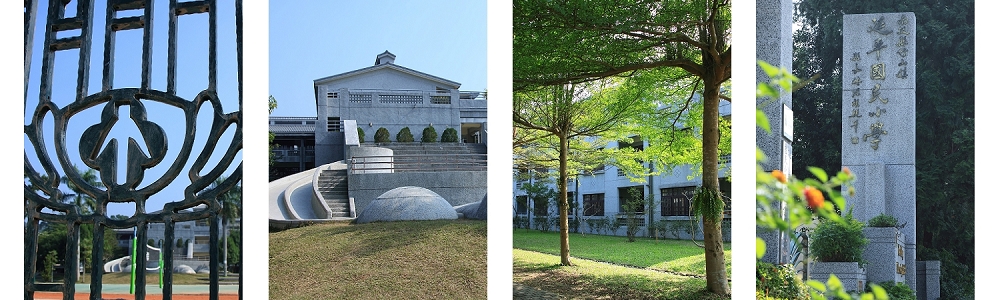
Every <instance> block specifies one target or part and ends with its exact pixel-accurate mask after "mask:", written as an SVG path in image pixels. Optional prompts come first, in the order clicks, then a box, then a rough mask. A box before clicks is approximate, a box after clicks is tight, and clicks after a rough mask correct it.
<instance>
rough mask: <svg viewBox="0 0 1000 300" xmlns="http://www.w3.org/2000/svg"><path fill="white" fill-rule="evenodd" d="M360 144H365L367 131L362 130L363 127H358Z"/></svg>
mask: <svg viewBox="0 0 1000 300" xmlns="http://www.w3.org/2000/svg"><path fill="white" fill-rule="evenodd" d="M358 142H360V143H364V142H365V130H364V129H361V127H358Z"/></svg>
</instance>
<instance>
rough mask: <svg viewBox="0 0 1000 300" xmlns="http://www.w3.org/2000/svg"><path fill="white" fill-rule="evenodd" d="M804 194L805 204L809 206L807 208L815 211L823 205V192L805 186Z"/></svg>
mask: <svg viewBox="0 0 1000 300" xmlns="http://www.w3.org/2000/svg"><path fill="white" fill-rule="evenodd" d="M804 192H805V196H806V204H808V205H809V208H812V209H815V208H817V207H820V206H822V205H823V201H825V200H824V199H823V192H821V191H820V190H817V189H816V188H814V187H811V186H806V189H805V191H804Z"/></svg>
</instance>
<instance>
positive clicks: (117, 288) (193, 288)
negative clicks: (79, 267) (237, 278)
mask: <svg viewBox="0 0 1000 300" xmlns="http://www.w3.org/2000/svg"><path fill="white" fill-rule="evenodd" d="M239 289H240V286H239V285H219V294H237V293H239ZM76 292H77V293H89V292H90V284H89V283H84V284H77V285H76ZM101 293H102V294H128V285H127V284H105V285H104V286H102V287H101ZM146 294H163V290H161V289H160V285H159V284H147V285H146ZM173 294H175V295H179V294H208V285H207V284H175V285H174V292H173Z"/></svg>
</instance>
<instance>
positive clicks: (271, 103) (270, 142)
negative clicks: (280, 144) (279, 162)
mask: <svg viewBox="0 0 1000 300" xmlns="http://www.w3.org/2000/svg"><path fill="white" fill-rule="evenodd" d="M267 104H268V106H267V107H268V108H267V114H268V115H270V114H271V113H272V112H274V109H275V108H278V100H275V99H274V96H268V97H267ZM271 150H274V132H271V131H270V130H268V131H267V152H268V159H267V165H269V166H270V165H273V164H274V152H271Z"/></svg>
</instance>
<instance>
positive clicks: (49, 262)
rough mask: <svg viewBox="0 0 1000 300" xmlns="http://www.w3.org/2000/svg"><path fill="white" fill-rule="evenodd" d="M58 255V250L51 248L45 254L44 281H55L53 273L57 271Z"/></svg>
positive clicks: (43, 264)
mask: <svg viewBox="0 0 1000 300" xmlns="http://www.w3.org/2000/svg"><path fill="white" fill-rule="evenodd" d="M57 255H58V254H57V253H56V250H49V252H48V253H46V254H45V259H44V260H43V262H44V263H42V270H43V272H42V281H45V282H53V281H55V278H52V273H53V272H55V269H56V262H57V258H56V256H57Z"/></svg>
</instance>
